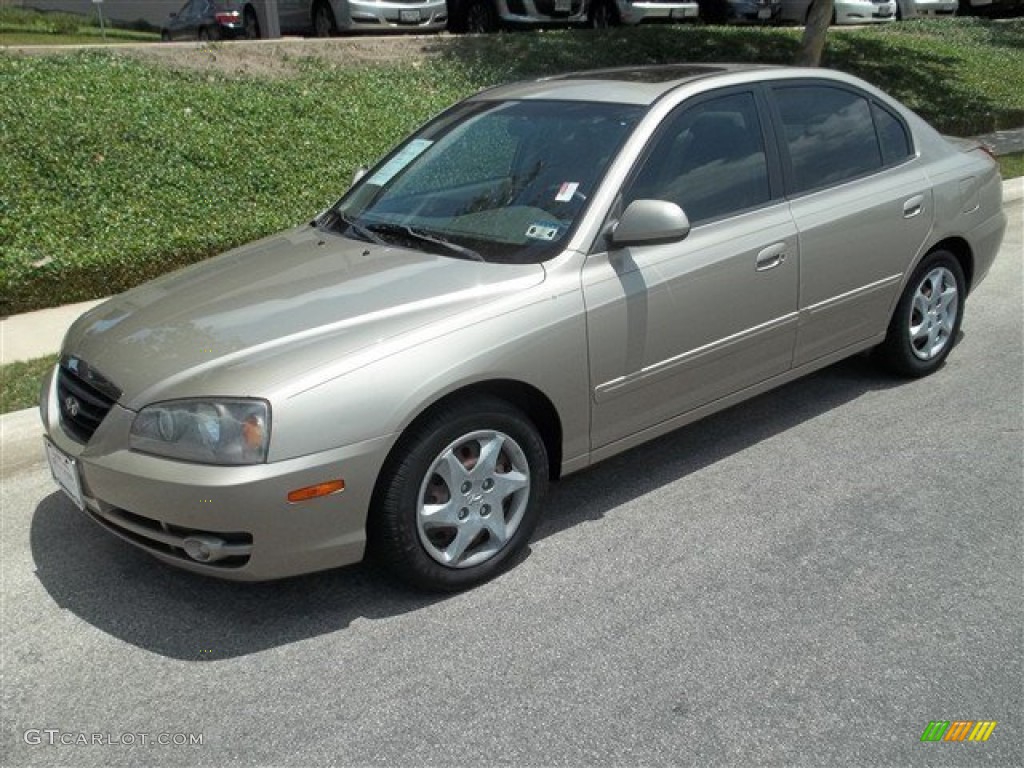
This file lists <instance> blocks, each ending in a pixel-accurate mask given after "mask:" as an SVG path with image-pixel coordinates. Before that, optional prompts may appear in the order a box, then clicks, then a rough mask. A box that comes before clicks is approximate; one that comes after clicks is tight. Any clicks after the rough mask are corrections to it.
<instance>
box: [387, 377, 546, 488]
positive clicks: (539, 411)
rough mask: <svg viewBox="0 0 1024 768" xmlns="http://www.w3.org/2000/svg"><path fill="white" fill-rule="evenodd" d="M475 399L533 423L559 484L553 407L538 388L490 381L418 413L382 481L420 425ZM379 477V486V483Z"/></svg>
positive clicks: (448, 396) (393, 449)
mask: <svg viewBox="0 0 1024 768" xmlns="http://www.w3.org/2000/svg"><path fill="white" fill-rule="evenodd" d="M472 396H490V397H495V398H497V399H499V400H503V401H505V402H506V403H508V404H509V405H512V406H514V407H516V408H518V409H519V410H520V411H522V412H523V415H524V416H526V417H527V418H528V419H529V420H530V423H531V424H533V426H534V428H535V429H536V430H537V434H539V435H540V439H541V441H542V442H543V443H544V449H545V451H546V452H547V454H548V475H549V477H550V478H551V479H552V480H557V479H558V478H559V477H560V476H561V472H562V420H561V417H560V416H559V414H558V409H557V408H555V405H554V403H552V402H551V400H550V398H548V396H547V395H545V394H544V393H543V392H541V390H539V389H537V387H535V386H533V385H531V384H527V383H526V382H523V381H518V380H515V379H488V380H485V381H477V382H473V383H471V384H466V385H464V386H461V387H459V388H458V389H454V390H452V391H450V392H445V393H444V394H443V395H442V396H440V397H439V398H437V399H436V400H434V401H432V402H430V403H428V404H426V405H425V406H424V407H423V408H421V409H420V411H419V413H417V415H416V416H415V417H414V418H413V419H412V420H411V421H409V423H408V424H406V425H405V427H404V428H403V429H402V432H401V434H400V435H399V436H398V439H396V440H395V442H394V444H393V445H392V446H391V449H390V450H389V451H388V455H387V458H386V459H385V460H384V463H383V465H382V467H383V469H382V470H381V473H380V477H384V476H386V475H387V472H386V468H387V467H389V466H391V465H392V464H393V462H394V459H395V456H396V454H397V452H398V451H400V450H401V449H402V446H403V444H404V442H405V438H406V436H407V435H409V434H411V433H412V432H414V431H415V430H416V429H417V428H418V427H419V425H420V424H421V423H422V422H424V421H425V420H426V419H428V418H430V417H431V415H432V414H434V413H435V412H436V411H438V410H441V409H443V408H445V407H447V406H448V405H450V404H452V403H453V402H457V401H459V400H464V399H466V398H467V397H472ZM380 477H378V483H379V482H380Z"/></svg>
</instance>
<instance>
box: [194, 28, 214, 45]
mask: <svg viewBox="0 0 1024 768" xmlns="http://www.w3.org/2000/svg"><path fill="white" fill-rule="evenodd" d="M196 37H198V38H199V42H201V43H208V42H210V40H211V38H210V30H208V29H207V28H206V27H200V28H199V32H198V34H197V35H196Z"/></svg>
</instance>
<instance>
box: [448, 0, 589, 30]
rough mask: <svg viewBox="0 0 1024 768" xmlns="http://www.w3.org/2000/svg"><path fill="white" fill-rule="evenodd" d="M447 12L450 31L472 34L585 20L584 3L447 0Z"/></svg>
mask: <svg viewBox="0 0 1024 768" xmlns="http://www.w3.org/2000/svg"><path fill="white" fill-rule="evenodd" d="M448 10H449V14H450V15H449V21H448V28H449V29H450V30H451V31H452V32H472V33H474V34H482V33H488V32H497V31H498V30H499V29H502V28H504V27H546V26H562V25H567V24H575V25H581V24H583V23H585V22H586V21H587V0H449V2H448Z"/></svg>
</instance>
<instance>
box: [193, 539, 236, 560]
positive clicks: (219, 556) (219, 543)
mask: <svg viewBox="0 0 1024 768" xmlns="http://www.w3.org/2000/svg"><path fill="white" fill-rule="evenodd" d="M226 543H227V542H225V541H224V540H223V539H218V538H217V537H216V536H189V537H188V538H187V539H185V541H184V542H183V544H182V546H183V547H184V548H185V554H186V555H188V556H189V557H191V558H192V559H193V560H195V561H196V562H199V563H215V562H217V561H218V560H223V559H224V558H225V557H228V554H229V553H227V552H225V551H224V545H225V544H226Z"/></svg>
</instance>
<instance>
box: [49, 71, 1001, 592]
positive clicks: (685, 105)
mask: <svg viewBox="0 0 1024 768" xmlns="http://www.w3.org/2000/svg"><path fill="white" fill-rule="evenodd" d="M339 132H340V133H339V135H343V133H344V126H339ZM1001 203H1002V184H1001V180H1000V178H999V172H998V167H997V165H996V163H995V161H994V160H993V158H992V157H991V156H990V155H989V154H987V153H986V152H985V151H984V150H983V148H981V147H980V146H979V145H977V144H976V143H973V142H969V141H951V140H947V139H946V138H944V137H943V136H941V135H940V134H939V133H938V132H936V131H935V130H934V129H933V128H931V127H930V126H929V125H928V124H927V123H925V122H924V121H923V120H922V119H921V118H920V117H918V116H917V115H916V114H915V113H914V112H912V111H911V110H909V109H907V108H905V107H903V106H901V105H900V104H899V103H898V102H897V101H895V100H894V99H892V98H890V97H889V96H887V95H886V94H885V93H883V92H882V91H880V90H878V89H877V88H874V87H872V86H871V85H870V84H868V83H866V82H864V81H862V80H859V79H857V78H855V77H852V76H850V75H846V74H844V73H840V72H833V71H829V70H825V69H819V68H814V69H810V68H808V69H797V68H783V67H765V66H753V65H748V66H736V65H733V66H729V65H714V64H707V65H700V64H679V65H672V66H662V67H652V68H624V69H614V70H604V71H596V72H581V73H573V74H569V75H564V76H561V77H549V78H543V79H540V80H535V81H530V82H523V83H515V84H510V85H504V86H499V87H496V88H492V89H488V90H485V91H483V92H481V93H479V94H477V95H475V96H472V97H470V98H468V99H466V100H464V101H462V102H460V103H459V104H456V105H455V106H453V107H451V108H449V109H448V110H446V111H444V112H442V113H441V114H440V115H438V116H437V117H436V118H434V119H433V120H431V121H430V122H429V123H427V124H426V125H425V126H424V127H422V128H421V129H420V130H418V131H417V132H416V133H414V134H413V135H412V136H410V137H409V138H407V139H406V140H405V141H404V142H402V143H401V144H400V145H399V146H398V147H396V148H395V150H394V151H392V152H391V153H389V154H388V155H387V156H386V157H384V158H383V159H382V160H381V161H380V162H378V163H377V164H376V166H375V167H374V168H372V169H371V170H370V171H369V172H368V173H366V174H365V175H363V176H362V177H361V178H360V179H359V180H358V181H357V182H356V183H355V184H354V185H353V186H352V187H351V189H349V191H348V192H347V193H346V194H345V195H344V196H343V197H342V198H341V199H340V200H339V201H338V202H337V203H336V204H335V205H333V206H331V207H330V208H329V209H328V210H326V211H325V212H324V213H322V214H321V215H319V216H317V217H315V219H314V220H313V221H311V222H309V223H305V224H303V225H301V226H298V227H295V228H293V229H291V230H288V231H285V232H281V233H279V234H276V235H273V236H270V237H267V238H264V239H263V240H261V241H259V242H256V243H252V244H249V245H246V246H243V247H241V248H237V249H235V250H233V251H230V252H228V253H226V254H224V255H222V256H219V257H217V258H213V259H210V260H208V261H206V262H203V263H200V264H197V265H194V266H192V267H189V268H187V269H184V270H181V271H178V272H175V273H172V274H169V275H166V276H164V277H162V278H159V279H157V280H155V281H153V282H150V283H147V284H144V285H142V286H139V287H137V288H134V289H132V290H130V291H127V292H125V293H123V294H121V295H119V296H115V297H114V298H112V299H110V300H109V301H107V302H105V303H103V304H100V305H99V306H97V307H95V308H94V309H92V310H90V311H89V312H87V313H86V314H85V315H83V316H82V317H81V318H79V320H78V321H76V322H75V323H74V324H73V325H72V326H71V328H70V330H69V331H68V333H67V336H66V337H65V339H64V343H63V345H62V349H61V353H60V359H59V363H58V364H57V365H56V366H55V367H54V369H53V371H52V373H51V374H50V375H49V376H47V377H46V379H45V381H44V384H43V388H42V392H41V401H40V403H41V404H40V409H41V416H42V422H43V425H44V430H45V435H46V443H45V444H46V454H47V457H48V460H49V463H50V467H51V471H52V473H53V476H54V478H55V480H56V481H57V483H58V485H59V486H60V487H61V488H62V489H63V490H64V491H65V492H66V494H67V496H68V498H69V499H71V500H72V501H73V502H74V504H75V505H76V506H77V507H78V508H79V509H80V510H82V511H83V513H84V514H87V515H88V516H89V517H90V518H92V519H93V520H94V521H95V522H97V523H98V524H99V525H101V526H102V527H103V528H105V529H106V530H107V531H109V532H111V533H113V534H116V535H118V536H120V537H121V538H123V539H124V540H126V541H128V542H130V543H131V544H133V545H135V546H137V547H140V548H141V549H143V550H145V551H147V552H149V553H150V554H152V555H154V556H155V557H157V558H159V559H160V560H162V561H164V562H166V563H170V564H173V565H176V566H179V567H182V568H186V569H189V570H191V571H195V572H198V573H203V574H207V575H210V576H219V577H222V578H228V579H237V580H258V579H271V578H278V577H284V576H289V575H293V574H298V573H303V572H308V571H314V570H319V569H324V568H331V567H334V566H340V565H344V564H347V563H352V562H355V561H357V560H359V559H361V558H362V557H363V555H364V551H366V549H367V547H369V549H370V551H372V552H373V553H374V554H375V556H376V558H377V559H378V561H379V562H381V563H383V564H384V565H385V566H386V567H388V568H390V569H391V570H392V571H393V572H394V573H395V574H397V575H399V576H401V577H402V578H404V579H406V580H407V581H409V582H411V583H412V584H415V585H417V586H420V587H425V588H430V589H446V590H451V589H460V588H465V587H469V586H472V585H474V584H477V583H480V582H481V581H483V580H486V579H488V578H491V577H492V576H494V575H496V574H498V573H499V572H500V571H501V570H502V569H503V568H505V567H507V566H508V565H510V564H511V563H513V562H515V561H516V558H517V556H518V554H519V553H521V552H522V550H523V549H524V547H525V546H526V545H527V543H528V542H529V539H530V535H531V533H532V531H533V530H534V528H535V527H536V525H537V523H538V521H539V519H540V516H541V514H542V502H543V498H544V495H545V489H546V488H547V486H548V483H549V480H550V479H555V478H559V477H563V476H565V475H568V474H570V473H572V472H576V471H579V470H582V469H585V468H587V467H590V466H592V465H594V464H596V463H598V462H600V461H601V460H603V459H606V458H608V457H610V456H613V455H615V454H617V453H620V452H622V451H625V450H627V449H629V448H631V447H633V446H636V445H639V444H641V443H644V442H646V441H649V440H651V439H653V438H655V437H658V436H660V435H663V434H665V433H667V432H669V431H671V430H673V429H676V428H678V427H681V426H683V425H685V424H687V423H690V422H692V421H695V420H697V419H699V418H702V417H704V416H706V415H708V414H711V413H713V412H715V411H718V410H721V409H722V408H726V407H728V406H730V405H732V404H734V403H738V402H740V401H742V400H745V399H747V398H750V397H754V396H756V395H759V394H761V393H763V392H766V391H767V390H770V389H772V388H774V387H777V386H779V385H781V384H784V383H786V382H788V381H792V380H794V379H796V378H797V377H799V376H802V375H804V374H807V373H810V372H812V371H815V370H818V369H820V368H823V367H824V366H827V365H830V364H831V363H833V362H836V361H838V360H841V359H843V358H845V357H848V356H850V355H855V354H858V353H860V352H863V351H866V350H874V351H875V355H876V358H877V359H878V360H879V361H880V362H882V363H884V365H885V366H886V367H887V368H888V369H889V370H891V371H894V372H895V373H897V374H900V375H903V376H910V377H921V376H926V375H929V374H932V373H935V372H936V371H938V370H939V369H940V368H941V367H942V365H943V362H944V360H945V359H946V357H947V355H949V353H950V351H951V350H953V348H954V345H956V344H957V343H958V334H959V331H960V325H961V320H962V318H963V314H964V310H965V306H966V305H965V302H966V300H967V297H968V295H969V294H970V292H971V291H973V290H974V288H976V287H977V286H978V284H979V283H981V281H982V280H983V279H984V278H985V276H986V274H987V273H988V271H989V268H990V266H991V265H992V262H993V260H994V258H995V256H996V253H997V251H998V249H999V245H1000V241H1001V239H1002V236H1003V232H1004V230H1005V228H1006V215H1005V213H1004V212H1003V209H1002V204H1001ZM972 339H974V340H976V341H977V342H980V343H983V344H984V343H987V341H988V340H987V338H986V333H985V331H984V329H975V333H974V334H972V335H971V336H970V337H968V342H971V340H972ZM942 386H944V387H948V386H953V384H951V383H950V382H945V383H944V384H943V385H942ZM939 389H941V387H940V388H939ZM918 391H919V392H920V401H921V404H920V409H919V410H918V411H914V412H911V413H907V414H905V419H906V421H907V429H908V430H912V429H914V428H915V425H916V424H917V423H918V422H919V421H920V420H921V418H924V417H929V418H930V417H931V415H932V413H933V412H936V411H937V412H938V418H941V416H942V403H941V401H937V400H936V397H937V396H936V395H935V391H938V390H930V389H928V388H924V389H920V390H918ZM877 394H878V396H879V397H883V398H884V396H885V395H884V392H879V393H877ZM922 414H924V416H923V415H922ZM842 439H843V437H842V435H836V440H842ZM944 439H945V438H944ZM780 471H790V472H792V471H796V470H795V469H794V468H793V467H789V468H788V469H787V468H786V467H785V462H784V461H783V462H782V463H781V464H780ZM611 481H612V482H614V481H615V479H614V478H611ZM589 482H594V483H605V482H609V479H608V478H606V476H605V475H604V474H602V473H601V472H600V471H595V472H593V473H592V475H591V477H590V478H589ZM680 514H685V509H683V510H680ZM639 524H642V521H639ZM614 546H615V542H614V541H612V540H611V539H610V540H609V543H608V547H609V549H612V548H614ZM112 554H113V551H112ZM113 556H115V557H116V556H117V555H116V554H113ZM103 567H104V566H103V565H102V564H97V568H103ZM107 567H110V566H107ZM113 567H115V568H116V567H117V566H113Z"/></svg>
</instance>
